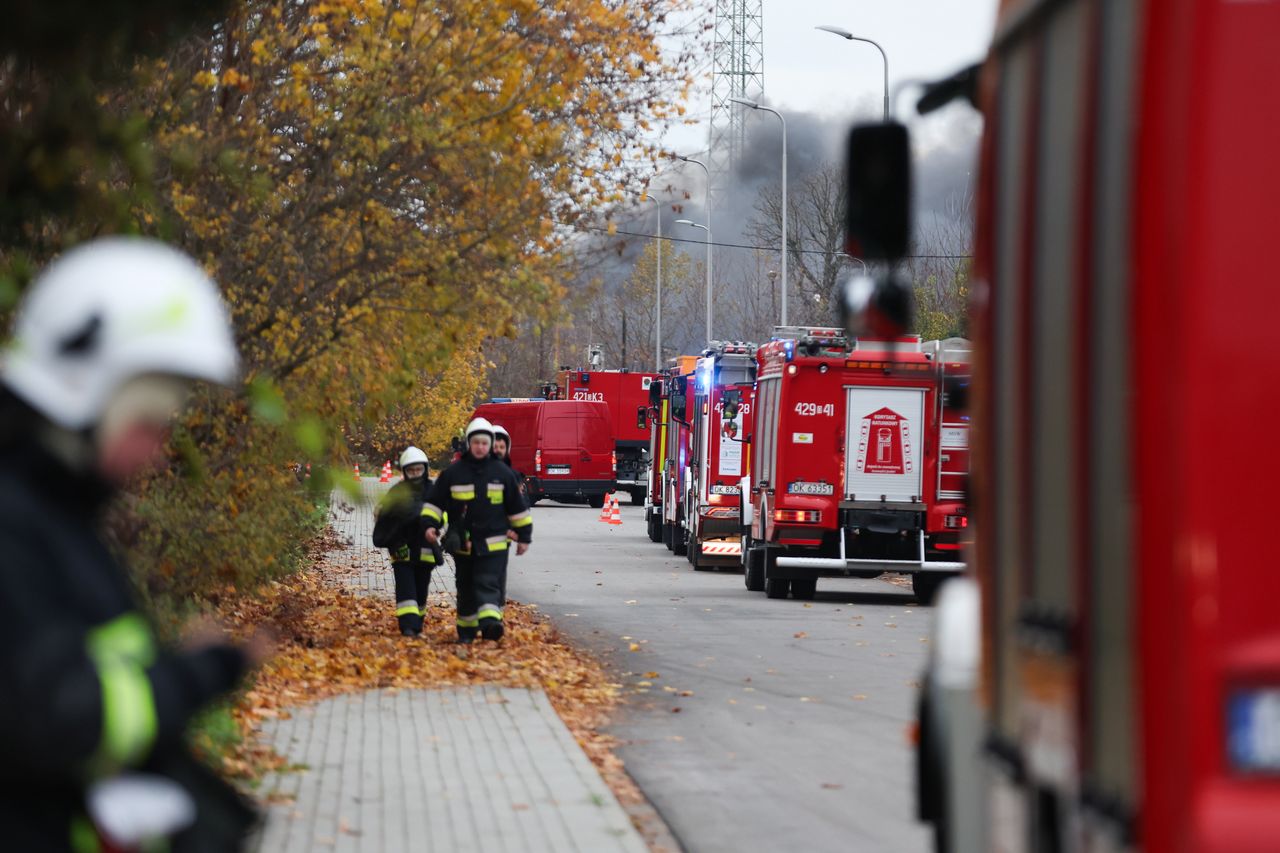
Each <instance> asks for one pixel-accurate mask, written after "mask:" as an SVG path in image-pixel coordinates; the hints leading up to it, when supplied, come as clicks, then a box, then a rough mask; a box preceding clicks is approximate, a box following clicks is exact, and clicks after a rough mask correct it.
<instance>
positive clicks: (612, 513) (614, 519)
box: [609, 495, 622, 524]
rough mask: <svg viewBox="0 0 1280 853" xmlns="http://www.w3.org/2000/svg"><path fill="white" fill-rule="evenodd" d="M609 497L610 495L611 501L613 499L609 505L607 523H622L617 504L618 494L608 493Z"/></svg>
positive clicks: (620, 511)
mask: <svg viewBox="0 0 1280 853" xmlns="http://www.w3.org/2000/svg"><path fill="white" fill-rule="evenodd" d="M609 497H610V498H611V499H612V501H613V505H612V506H611V507H610V509H609V523H610V524H621V523H622V509H621V508H620V507H619V506H618V496H617V495H610V496H609Z"/></svg>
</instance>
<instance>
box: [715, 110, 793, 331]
mask: <svg viewBox="0 0 1280 853" xmlns="http://www.w3.org/2000/svg"><path fill="white" fill-rule="evenodd" d="M729 100H731V101H733V102H734V103H735V104H740V105H741V106H744V107H749V108H751V109H753V110H763V111H765V112H767V113H773V114H774V115H776V116H777V117H778V121H780V122H782V325H784V326H785V325H787V120H786V118H784V117H783V115H782V113H780V112H778V111H777V110H775V109H773V108H771V107H766V106H764V105H763V104H758V103H756V102H755V101H748V100H745V99H743V98H730V99H729Z"/></svg>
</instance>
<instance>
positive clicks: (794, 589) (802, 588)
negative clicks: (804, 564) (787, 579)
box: [791, 578, 818, 601]
mask: <svg viewBox="0 0 1280 853" xmlns="http://www.w3.org/2000/svg"><path fill="white" fill-rule="evenodd" d="M791 594H792V595H794V596H795V597H796V598H798V599H800V600H802V601H812V600H813V597H814V596H815V595H817V594H818V579H817V578H804V579H803V580H799V579H797V580H792V581H791Z"/></svg>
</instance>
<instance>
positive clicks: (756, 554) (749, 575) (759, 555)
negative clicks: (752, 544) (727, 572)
mask: <svg viewBox="0 0 1280 853" xmlns="http://www.w3.org/2000/svg"><path fill="white" fill-rule="evenodd" d="M742 553H743V555H744V559H743V566H742V580H743V583H745V584H746V585H747V589H748V590H750V591H751V592H762V591H763V590H764V549H763V548H749V549H747V550H745V551H743V552H742Z"/></svg>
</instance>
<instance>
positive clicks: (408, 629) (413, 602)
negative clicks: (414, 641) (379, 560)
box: [391, 547, 436, 634]
mask: <svg viewBox="0 0 1280 853" xmlns="http://www.w3.org/2000/svg"><path fill="white" fill-rule="evenodd" d="M408 552H409V548H408V547H405V548H402V549H399V550H397V551H396V552H395V554H394V556H395V558H396V559H393V560H392V561H391V570H392V571H393V572H394V573H395V580H396V622H397V623H399V625H400V633H402V634H420V633H422V624H423V620H424V619H425V617H426V615H427V593H428V592H430V590H431V570H432V569H434V568H435V567H436V558H435V555H434V554H433V553H432V552H431V549H430V548H423V549H422V553H421V554H419V558H418V560H416V561H414V560H413V559H412V557H411V556H410V554H409V553H408Z"/></svg>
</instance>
